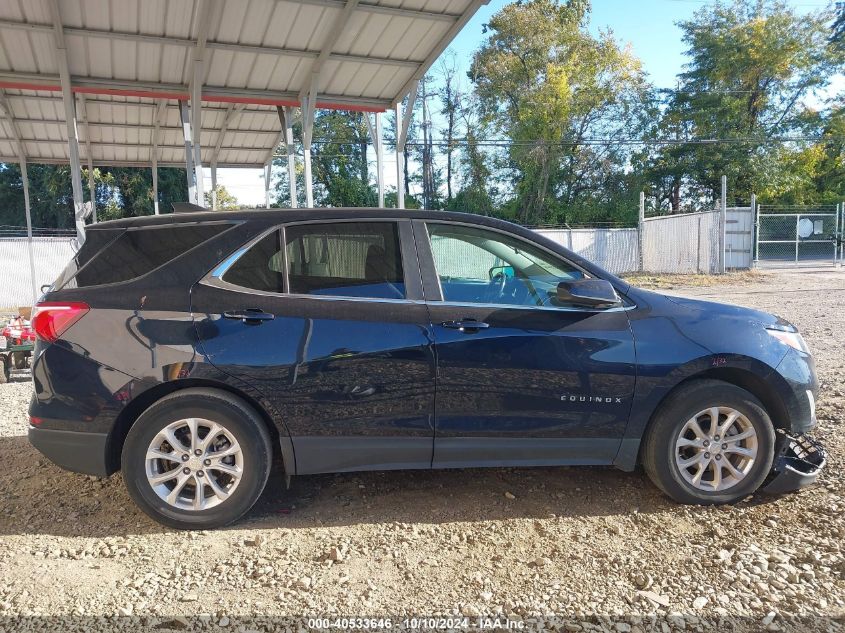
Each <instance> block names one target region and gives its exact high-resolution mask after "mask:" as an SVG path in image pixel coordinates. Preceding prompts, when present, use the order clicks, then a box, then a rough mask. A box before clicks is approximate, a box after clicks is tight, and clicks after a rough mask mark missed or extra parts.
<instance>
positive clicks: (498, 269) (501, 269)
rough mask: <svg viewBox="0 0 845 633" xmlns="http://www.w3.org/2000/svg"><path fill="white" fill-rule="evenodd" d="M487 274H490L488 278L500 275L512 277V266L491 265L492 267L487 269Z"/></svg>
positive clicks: (499, 276) (500, 276)
mask: <svg viewBox="0 0 845 633" xmlns="http://www.w3.org/2000/svg"><path fill="white" fill-rule="evenodd" d="M488 275H489V276H490V279H496V278H500V279H501V278H502V277H505V278H507V279H513V278H514V272H513V266H493V268H491V269H490V270H489V271H488Z"/></svg>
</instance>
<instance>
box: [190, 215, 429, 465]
mask: <svg viewBox="0 0 845 633" xmlns="http://www.w3.org/2000/svg"><path fill="white" fill-rule="evenodd" d="M192 311H193V313H194V317H195V319H196V325H197V332H198V335H199V338H200V340H201V344H202V349H203V352H204V353H205V355H206V356H207V358H208V360H209V362H211V363H212V364H214V365H215V366H216V367H217V368H218V369H220V370H222V371H225V372H227V373H229V374H231V375H234V376H236V377H237V378H239V379H241V380H243V381H246V382H247V383H249V384H250V385H252V386H253V387H254V388H255V389H257V390H258V391H259V392H260V393H262V394H263V395H264V397H265V398H266V399H267V401H268V402H269V404H270V405H271V407H272V409H273V410H274V411H275V412H276V413H277V414H278V415H279V416H280V417H281V419H282V421H283V422H284V424H285V425H286V427H287V430H288V431H289V433H290V436H291V440H292V444H293V448H294V453H295V459H296V472H297V473H300V474H301V473H315V472H337V471H344V470H360V469H391V468H430V467H431V457H432V443H433V433H434V431H433V414H434V356H433V349H432V344H431V341H432V339H431V333H430V331H429V330H430V326H429V322H428V314H427V311H426V308H425V305H424V302H423V301H422V288H421V282H420V276H419V268H418V264H417V260H416V255H415V251H414V244H413V237H412V231H411V227H410V224H409V222H407V221H401V222H395V221H384V220H355V221H325V222H306V223H297V224H286V225H284V226H282V227H279V228H276V229H273V230H272V231H270V232H269V233H267V234H265V235H263V236H262V237H260V238H259V239H257V240H256V241H255V242H254V243H252V244H250V245H248V246H246V247H244V248H242V249H240V251H238V253H236V254H235V255H234V256H232V257H230V258H229V259H228V260H226V261H225V262H223V263H222V264H221V265H220V266H218V267H217V269H216V270H214V271H213V272H212V273H210V274H209V275H208V276H207V277H206V278H205V279H204V280H202V281H201V282H200V283H198V284H197V285H196V286H195V288H194V289H193V291H192Z"/></svg>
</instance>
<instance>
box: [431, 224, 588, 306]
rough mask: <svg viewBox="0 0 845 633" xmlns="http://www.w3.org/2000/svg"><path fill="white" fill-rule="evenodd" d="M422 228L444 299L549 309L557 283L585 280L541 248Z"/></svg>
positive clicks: (454, 228) (472, 232)
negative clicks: (429, 243) (425, 232)
mask: <svg viewBox="0 0 845 633" xmlns="http://www.w3.org/2000/svg"><path fill="white" fill-rule="evenodd" d="M427 226H428V233H429V237H430V238H431V251H432V254H433V255H434V264H435V266H436V268H437V275H438V277H439V278H440V286H441V288H442V289H443V299H444V301H456V302H460V303H489V304H500V305H502V304H504V305H517V306H554V305H558V303H557V285H558V283H560V282H561V281H564V280H573V279H582V278H584V276H585V275H584V274H583V273H582V272H581V271H580V270H578V269H577V268H575V267H573V266H572V265H570V264H568V263H567V262H565V261H564V260H562V259H559V258H557V257H555V256H553V255H552V254H550V253H548V252H546V251H544V250H543V249H541V248H539V247H535V246H532V245H531V244H529V243H528V242H524V241H523V240H520V239H517V238H514V237H510V236H508V235H505V234H504V233H499V232H498V231H490V230H486V229H480V228H476V227H468V226H459V225H454V224H433V223H432V224H428V225H427Z"/></svg>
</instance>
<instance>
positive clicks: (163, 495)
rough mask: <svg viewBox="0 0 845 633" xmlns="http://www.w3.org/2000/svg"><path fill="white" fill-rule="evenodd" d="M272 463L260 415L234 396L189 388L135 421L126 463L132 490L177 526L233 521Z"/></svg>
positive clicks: (137, 499)
mask: <svg viewBox="0 0 845 633" xmlns="http://www.w3.org/2000/svg"><path fill="white" fill-rule="evenodd" d="M271 464H272V444H271V441H270V435H269V433H268V432H267V428H266V426H265V425H264V422H263V420H262V419H261V418H260V417H259V415H258V414H257V413H256V412H255V411H254V410H253V409H252V408H251V407H249V406H248V405H247V404H246V403H244V402H242V401H241V400H239V399H237V398H235V397H234V396H232V395H230V394H228V393H225V392H221V391H216V390H214V389H185V390H183V391H177V392H176V393H173V394H171V395H169V396H166V397H164V398H162V399H161V400H159V401H158V402H156V403H155V404H153V405H152V406H151V407H150V408H149V409H147V410H146V411H145V412H144V413H143V414H142V415H141V417H140V418H138V420H137V421H136V422H135V424H134V425H132V428H131V429H130V430H129V434H128V435H127V436H126V442H125V443H124V445H123V454H122V458H121V470H122V472H123V478H124V481H125V482H126V487H127V489H128V491H129V494H130V496H131V497H132V499H133V500H134V501H135V503H137V504H138V506H139V507H140V508H141V509H142V510H143V511H144V512H146V513H147V514H148V515H149V516H151V517H152V518H153V519H155V520H156V521H158V522H159V523H163V524H164V525H167V526H170V527H174V528H178V529H198V530H200V529H210V528H215V527H219V526H222V525H226V524H228V523H231V522H232V521H235V520H236V519H238V518H239V517H241V516H242V515H243V514H244V513H246V512H247V511H248V510H249V509H250V508H251V507H252V506H253V505H254V504H255V502H256V501H257V500H258V497H259V496H260V495H261V492H262V491H263V490H264V486H265V484H266V483H267V478H268V476H269V474H270V466H271Z"/></svg>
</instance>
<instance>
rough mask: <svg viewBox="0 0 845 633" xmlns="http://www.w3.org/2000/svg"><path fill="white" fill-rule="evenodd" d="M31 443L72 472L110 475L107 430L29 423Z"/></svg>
mask: <svg viewBox="0 0 845 633" xmlns="http://www.w3.org/2000/svg"><path fill="white" fill-rule="evenodd" d="M28 436H29V443H30V444H32V445H33V446H34V447H35V448H37V449H38V450H39V451H41V453H42V454H43V455H44V456H45V457H47V458H48V459H49V460H50V461H51V462H53V463H54V464H56V465H57V466H61V467H62V468H65V469H67V470H72V471H73V472H77V473H83V474H85V475H95V476H96V477H108V475H109V472H108V468H107V466H106V465H107V461H106V442H107V440H108V434H107V433H88V432H78V431H60V430H57V429H39V428H38V427H36V426H30V427H29V432H28Z"/></svg>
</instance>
